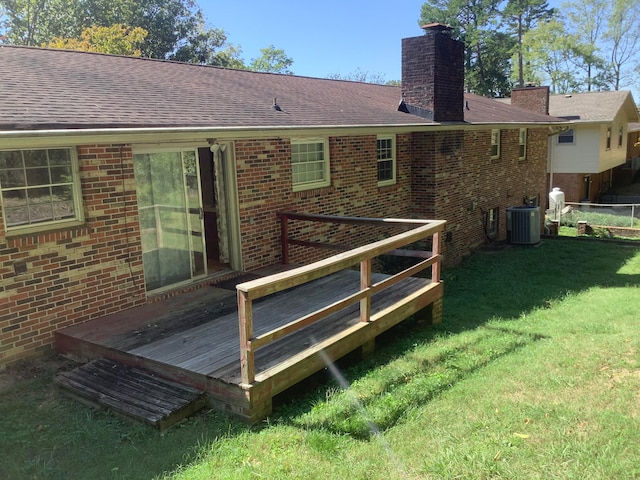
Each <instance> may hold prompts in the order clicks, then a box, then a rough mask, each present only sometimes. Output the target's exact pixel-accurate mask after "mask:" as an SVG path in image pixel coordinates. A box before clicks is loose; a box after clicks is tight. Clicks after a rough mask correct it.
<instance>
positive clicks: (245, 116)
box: [0, 46, 558, 131]
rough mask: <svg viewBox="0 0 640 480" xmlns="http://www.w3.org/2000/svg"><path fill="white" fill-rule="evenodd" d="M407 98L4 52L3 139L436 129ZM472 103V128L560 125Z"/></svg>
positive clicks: (192, 68)
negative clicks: (177, 130) (62, 132)
mask: <svg viewBox="0 0 640 480" xmlns="http://www.w3.org/2000/svg"><path fill="white" fill-rule="evenodd" d="M274 99H277V100H276V101H277V104H278V105H279V106H280V108H281V111H278V110H275V109H273V108H272V105H273V102H274ZM400 99H401V88H400V87H393V86H386V85H373V84H367V83H359V82H349V81H340V80H329V79H318V78H309V77H301V76H294V75H278V74H270V73H257V72H248V71H243V70H231V69H223V68H217V67H208V66H199V65H190V64H183V63H175V62H167V61H160V60H150V59H141V58H131V57H121V56H114V55H103V54H96V53H86V52H77V51H65V50H53V49H42V48H30V47H17V46H0V131H15V130H44V129H92V128H129V127H136V128H151V127H168V128H169V127H212V128H231V127H256V128H260V127H304V126H364V125H407V124H416V125H419V124H429V123H433V122H430V121H428V120H425V119H423V118H420V117H417V116H414V115H411V114H407V113H403V112H399V111H398V110H397V107H398V104H399V101H400ZM465 101H466V105H467V106H468V108H465V110H464V119H465V121H466V122H470V123H511V122H513V123H544V124H548V123H550V122H553V121H555V120H558V119H554V118H552V117H549V116H546V115H540V114H537V113H533V112H528V111H525V110H521V109H519V108H515V107H511V106H509V105H504V104H501V103H499V102H496V101H494V100H491V99H487V98H483V97H479V96H477V95H472V94H465Z"/></svg>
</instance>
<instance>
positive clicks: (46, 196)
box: [27, 187, 51, 205]
mask: <svg viewBox="0 0 640 480" xmlns="http://www.w3.org/2000/svg"><path fill="white" fill-rule="evenodd" d="M27 195H28V196H29V204H30V205H34V204H38V203H51V188H50V187H42V188H30V189H29V190H27Z"/></svg>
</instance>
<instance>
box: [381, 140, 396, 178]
mask: <svg viewBox="0 0 640 480" xmlns="http://www.w3.org/2000/svg"><path fill="white" fill-rule="evenodd" d="M385 140H391V152H390V153H391V156H390V157H389V156H384V152H383V151H381V148H380V141H385ZM384 150H385V151H386V150H387V149H386V148H385V149H384ZM376 159H377V161H376V178H377V179H378V186H379V187H384V186H386V185H395V183H396V136H395V135H378V138H377V139H376ZM389 161H390V162H391V178H387V179H384V180H380V164H381V163H383V162H384V163H388V162H389Z"/></svg>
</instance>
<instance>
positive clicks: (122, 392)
mask: <svg viewBox="0 0 640 480" xmlns="http://www.w3.org/2000/svg"><path fill="white" fill-rule="evenodd" d="M55 382H56V383H57V384H58V385H59V386H60V387H62V388H64V389H65V390H66V391H67V393H70V394H71V395H72V396H74V397H75V398H77V399H79V400H81V401H83V402H85V403H88V404H90V405H92V406H96V407H106V408H109V409H111V410H112V411H114V412H116V413H118V414H120V415H124V416H126V417H130V418H133V419H135V420H139V421H142V422H145V423H148V424H150V425H153V426H155V427H158V428H159V429H160V430H164V429H166V428H168V427H170V426H171V425H173V424H175V423H176V422H178V421H180V420H182V419H184V418H186V417H188V416H189V415H192V414H193V413H195V412H197V411H198V410H200V409H201V408H203V407H204V406H205V405H206V397H205V394H204V392H202V391H200V390H197V389H195V388H192V387H189V386H186V385H181V384H178V383H175V382H171V381H168V380H164V379H162V378H159V377H158V376H156V375H154V374H153V373H152V372H150V371H148V370H145V369H142V368H136V367H130V366H127V365H124V364H121V363H117V362H114V361H111V360H108V359H105V358H99V359H97V360H93V361H91V362H89V363H86V364H84V365H81V366H79V367H77V368H75V369H74V370H70V371H68V372H61V373H59V374H58V375H57V376H56V379H55Z"/></svg>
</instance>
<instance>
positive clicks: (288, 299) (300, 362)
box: [56, 230, 442, 423]
mask: <svg viewBox="0 0 640 480" xmlns="http://www.w3.org/2000/svg"><path fill="white" fill-rule="evenodd" d="M439 231H440V230H437V232H439ZM437 232H436V233H437ZM430 233H431V234H433V232H430ZM405 240H407V241H409V240H411V238H406V239H405ZM383 243H384V247H383V248H382V247H381V248H382V249H383V250H385V249H386V250H387V251H388V250H390V249H393V248H397V245H396V244H394V243H393V242H391V243H389V242H386V241H385V242H383ZM360 250H362V249H360ZM379 253H380V252H379V251H377V250H375V251H374V252H373V257H375V255H377V254H379ZM362 255H363V252H362V251H359V250H358V249H356V250H354V251H352V252H350V253H346V254H340V255H337V256H335V257H332V260H330V261H328V262H327V261H323V262H318V265H312V266H307V267H301V268H299V269H296V270H291V271H287V272H284V273H280V274H276V275H274V276H269V277H266V278H260V275H259V273H262V272H258V273H257V274H252V275H251V276H249V277H248V279H249V280H250V281H248V282H246V281H245V280H247V277H246V276H245V277H240V278H239V279H237V280H236V282H244V283H242V284H240V285H237V286H236V285H235V283H236V282H233V281H227V282H224V283H223V284H219V285H214V286H210V287H204V288H202V289H199V290H195V291H192V292H189V293H185V294H182V295H179V296H176V297H173V298H170V299H167V300H164V301H162V302H156V303H151V304H148V305H144V306H141V307H137V308H134V309H130V310H126V311H123V312H120V313H117V314H113V315H109V316H106V317H103V318H99V319H96V320H92V321H89V322H86V323H83V324H79V325H75V326H71V327H68V328H65V329H62V330H59V331H58V332H56V347H57V350H58V352H59V353H61V354H63V355H65V356H69V357H72V358H75V359H78V360H81V361H89V360H93V359H97V358H107V359H110V360H114V361H118V362H120V363H122V364H125V365H130V366H134V367H142V368H145V369H147V370H149V371H152V372H154V373H155V374H157V375H158V376H159V377H162V378H166V379H168V380H170V381H174V382H179V383H182V384H185V385H188V386H190V387H194V388H196V389H199V390H201V391H203V392H205V393H206V394H207V399H208V403H209V405H210V406H211V407H213V408H216V409H218V410H221V411H224V412H228V413H231V414H234V415H237V416H240V417H242V418H243V419H245V420H246V421H248V422H250V423H252V422H255V421H257V420H259V419H261V418H264V417H265V416H266V415H268V414H269V413H270V412H271V404H272V399H273V397H274V396H275V395H277V394H278V393H281V392H282V391H284V390H286V389H287V388H289V387H291V386H292V385H294V384H296V383H298V382H299V381H301V380H303V379H304V378H306V377H308V376H309V375H311V374H312V373H314V372H316V371H318V370H320V369H322V368H324V367H325V366H326V361H327V359H330V360H335V359H337V358H340V357H342V356H344V355H346V354H347V353H349V352H351V351H354V350H356V349H358V348H365V349H371V348H372V345H373V342H374V340H375V338H376V336H378V335H379V334H380V333H382V332H384V331H386V330H388V329H389V328H391V327H392V326H394V325H396V324H397V323H399V322H401V321H402V320H404V319H406V318H407V317H409V316H411V315H412V314H414V313H416V312H419V311H423V310H426V311H430V309H434V312H435V314H434V316H433V317H434V319H435V320H436V321H437V320H438V311H439V308H441V307H440V306H438V307H437V308H436V307H434V305H437V304H438V303H439V302H440V301H441V297H442V284H441V283H440V281H439V278H438V273H439V270H438V268H439V255H437V252H434V255H433V256H431V258H430V259H428V260H426V261H424V262H422V267H421V268H419V269H418V268H414V269H410V270H409V271H405V273H404V274H403V275H399V276H395V277H389V276H386V275H382V274H375V273H371V271H370V267H367V265H368V263H367V262H368V261H369V260H370V258H372V256H371V252H369V251H368V250H367V252H366V253H364V255H365V257H367V258H368V259H369V260H367V261H364V263H363V267H362V269H361V271H360V272H359V271H356V270H352V269H349V268H345V266H346V265H353V264H354V262H355V265H358V263H360V262H361V258H364V257H362ZM354 259H355V260H354ZM327 265H330V267H328V268H329V270H330V271H328V270H327ZM427 266H432V267H433V271H434V272H435V273H436V276H435V278H434V276H433V275H432V278H418V277H414V276H410V275H411V274H412V273H413V272H414V270H415V271H418V270H420V269H423V268H426V267H427ZM363 272H364V273H363ZM391 280H393V281H391ZM319 312H320V313H319ZM363 312H364V313H363ZM239 321H240V323H239Z"/></svg>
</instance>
